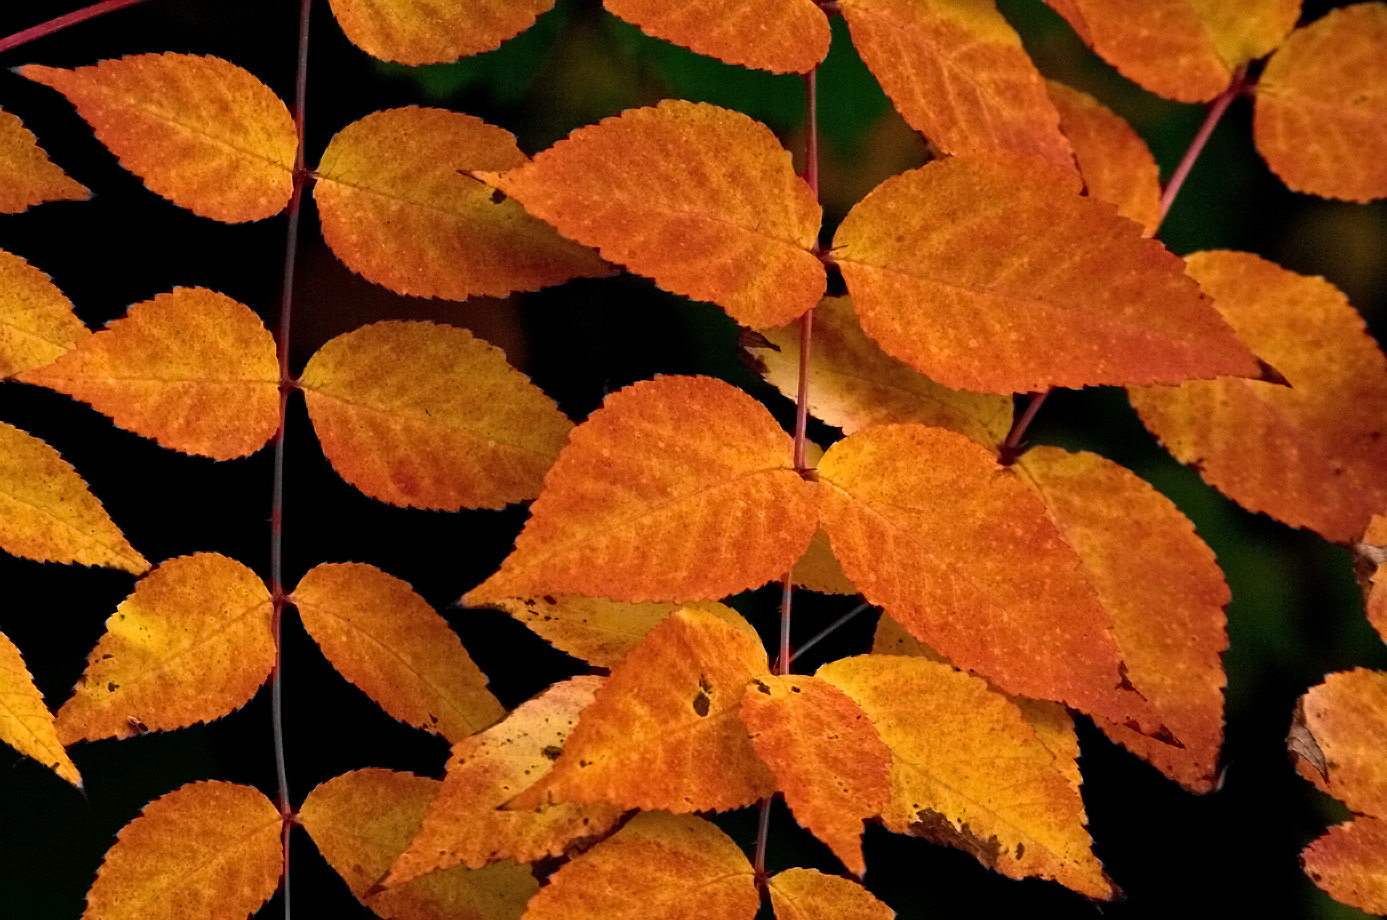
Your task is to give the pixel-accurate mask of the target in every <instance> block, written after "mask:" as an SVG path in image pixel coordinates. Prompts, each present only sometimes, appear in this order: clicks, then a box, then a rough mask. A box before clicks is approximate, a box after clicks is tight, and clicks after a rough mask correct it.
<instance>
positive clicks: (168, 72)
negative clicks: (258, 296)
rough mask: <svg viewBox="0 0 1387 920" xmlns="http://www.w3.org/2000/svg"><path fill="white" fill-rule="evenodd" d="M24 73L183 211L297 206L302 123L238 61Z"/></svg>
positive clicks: (244, 216)
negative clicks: (62, 100) (297, 128)
mask: <svg viewBox="0 0 1387 920" xmlns="http://www.w3.org/2000/svg"><path fill="white" fill-rule="evenodd" d="M17 72H18V73H19V75H20V76H22V77H28V78H29V79H30V80H34V81H36V82H38V83H42V84H44V85H45V86H51V87H52V88H54V89H56V90H57V91H58V92H60V93H62V94H63V95H64V96H66V97H67V98H68V101H69V102H71V103H72V104H73V105H74V106H76V108H77V114H79V115H81V116H82V117H83V118H84V119H86V121H87V123H88V124H90V125H91V126H92V130H94V131H95V132H96V136H97V139H98V140H100V141H101V142H102V143H103V144H105V145H106V146H107V147H109V148H110V149H111V152H112V153H114V154H115V155H116V156H117V157H118V158H119V159H120V162H121V165H122V166H124V167H125V168H126V169H128V170H130V171H131V172H133V173H134V174H135V175H137V176H139V177H140V178H141V179H143V180H144V182H145V185H147V186H149V188H150V190H151V191H153V192H156V193H157V194H159V195H162V196H164V197H165V198H167V199H168V200H170V201H172V202H173V203H174V204H176V205H178V206H179V207H181V208H187V209H188V210H189V211H192V212H193V213H194V214H199V215H201V216H203V217H210V218H212V219H214V220H222V221H228V222H231V223H237V222H240V221H247V220H260V219H261V218H265V217H270V216H271V215H274V214H278V213H279V212H280V211H281V210H283V209H284V206H285V205H287V204H288V203H289V196H290V192H291V191H292V189H293V178H292V173H291V170H292V169H293V165H294V151H295V149H296V148H297V144H298V142H297V140H296V135H295V132H294V122H293V119H292V118H290V116H289V110H288V109H287V108H285V106H284V103H283V102H281V101H280V100H279V97H278V96H276V95H275V94H274V91H273V90H271V89H270V88H269V87H268V86H266V85H265V84H264V83H261V82H260V81H259V80H258V79H256V78H255V77H254V76H252V75H251V74H250V73H248V72H247V71H245V70H242V69H241V68H240V67H237V66H236V65H235V64H232V63H230V62H229V61H224V60H222V59H221V58H215V57H203V56H200V55H195V54H171V53H170V54H136V55H131V56H130V57H124V58H119V59H113V60H109V61H102V62H101V63H99V64H92V65H90V66H88V67H79V68H77V69H75V70H60V69H58V68H55V67H45V66H42V65H39V64H30V65H28V66H26V67H20V68H18V70H17Z"/></svg>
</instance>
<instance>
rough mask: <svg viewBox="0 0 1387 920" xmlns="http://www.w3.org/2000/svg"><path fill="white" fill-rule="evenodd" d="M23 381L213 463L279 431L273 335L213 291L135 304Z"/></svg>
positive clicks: (250, 449)
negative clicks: (119, 316) (86, 404)
mask: <svg viewBox="0 0 1387 920" xmlns="http://www.w3.org/2000/svg"><path fill="white" fill-rule="evenodd" d="M19 379H20V380H21V381H23V382H24V383H32V384H36V385H38V386H43V387H48V388H49V389H51V390H57V391H58V392H60V393H66V394H67V395H69V396H72V397H74V398H75V399H80V400H82V401H83V402H85V403H88V404H89V405H91V406H92V408H94V409H96V410H97V411H98V412H104V413H105V414H106V415H109V416H110V417H111V420H112V421H114V422H115V423H116V424H117V425H119V426H120V427H122V428H124V429H126V430H127V431H133V432H135V433H136V434H138V435H141V436H143V437H146V438H151V439H153V440H155V441H157V442H158V443H160V444H162V445H164V446H165V447H169V448H172V449H174V450H180V451H183V452H184V453H189V454H200V455H202V456H205V457H211V458H212V459H214V460H230V459H231V458H233V457H244V456H246V455H247V454H252V453H254V452H255V451H257V450H259V449H260V448H261V447H262V446H264V444H265V442H267V441H268V440H269V439H270V438H272V437H274V433H275V430H276V429H277V428H278V427H279V364H278V361H277V359H276V357H275V341H274V337H273V336H271V335H270V332H269V330H268V329H266V328H265V324H264V323H263V322H261V320H260V317H259V316H257V315H256V314H255V312H254V311H253V310H251V309H250V308H249V307H247V306H245V305H244V304H240V303H237V302H236V301H234V300H232V299H231V298H230V297H227V296H226V295H224V294H218V293H217V292H215V291H209V290H207V289H206V288H175V289H174V290H172V291H170V292H168V293H167V294H160V295H159V296H158V297H155V298H154V299H153V300H146V301H144V302H143V303H137V304H135V305H134V306H132V307H131V308H130V309H129V310H128V311H127V312H126V314H125V315H124V316H123V317H121V318H120V319H117V320H114V321H112V322H111V323H110V324H108V325H107V326H106V328H104V329H102V330H101V331H99V332H97V333H96V334H95V335H91V336H88V337H86V338H84V339H82V340H81V341H80V342H78V343H77V344H76V345H75V346H74V347H73V348H72V349H71V350H70V351H68V352H67V353H66V354H64V355H62V356H61V357H59V358H58V359H57V360H55V361H54V362H53V363H51V364H48V365H46V366H44V367H40V368H36V369H35V370H31V371H27V372H26V373H24V374H21V375H20V377H19Z"/></svg>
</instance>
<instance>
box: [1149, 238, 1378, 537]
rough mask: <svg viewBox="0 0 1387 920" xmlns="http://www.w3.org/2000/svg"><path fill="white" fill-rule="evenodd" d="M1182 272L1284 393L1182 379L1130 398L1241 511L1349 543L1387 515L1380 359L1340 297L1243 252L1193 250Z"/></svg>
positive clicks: (1272, 387)
mask: <svg viewBox="0 0 1387 920" xmlns="http://www.w3.org/2000/svg"><path fill="white" fill-rule="evenodd" d="M1188 261H1189V271H1190V274H1191V275H1192V276H1193V277H1194V278H1195V279H1196V280H1198V281H1199V283H1200V284H1201V285H1202V286H1203V287H1204V289H1205V290H1206V291H1208V292H1209V294H1211V295H1212V296H1213V298H1214V305H1215V306H1216V307H1218V309H1219V312H1221V313H1222V314H1223V316H1224V318H1225V319H1227V320H1228V322H1229V323H1230V324H1231V325H1232V326H1233V328H1234V329H1236V330H1237V333H1238V335H1239V337H1241V338H1242V339H1243V340H1244V341H1245V342H1247V343H1248V344H1249V345H1250V346H1251V347H1252V348H1253V350H1254V351H1256V352H1257V354H1258V356H1259V357H1261V358H1262V359H1264V360H1265V361H1267V362H1268V363H1269V364H1271V365H1272V366H1273V367H1275V368H1276V369H1277V370H1278V371H1279V372H1280V373H1281V374H1282V375H1283V376H1284V377H1285V379H1286V380H1287V381H1289V382H1290V386H1278V385H1276V384H1272V383H1265V382H1261V381H1255V380H1213V381H1207V382H1206V381H1191V382H1188V383H1184V384H1182V385H1180V386H1179V387H1177V388H1161V389H1149V390H1133V391H1131V393H1130V396H1131V400H1132V405H1133V406H1135V407H1136V410H1137V412H1138V413H1139V414H1140V415H1141V419H1142V421H1143V422H1145V423H1146V427H1147V428H1149V429H1151V431H1152V432H1153V433H1154V434H1155V435H1156V436H1157V437H1158V438H1160V440H1161V443H1162V444H1164V445H1165V446H1166V449H1167V450H1169V451H1170V452H1171V453H1172V454H1174V455H1175V457H1176V459H1178V460H1180V461H1181V462H1182V463H1190V464H1194V465H1196V466H1197V468H1198V470H1199V474H1200V475H1201V476H1203V477H1204V479H1205V480H1206V481H1207V482H1209V484H1211V485H1213V486H1214V487H1215V488H1217V489H1218V490H1219V491H1221V492H1223V493H1224V494H1225V495H1227V496H1228V497H1230V498H1232V499H1233V500H1234V501H1236V502H1237V503H1238V504H1240V505H1242V506H1243V507H1244V508H1247V509H1249V510H1251V511H1261V512H1263V513H1265V514H1269V515H1271V516H1272V517H1274V518H1276V519H1277V520H1279V521H1284V522H1285V523H1287V524H1290V525H1292V526H1294V527H1308V528H1310V529H1311V530H1314V531H1316V532H1317V533H1320V534H1322V535H1323V536H1325V537H1327V538H1329V539H1331V540H1351V539H1354V538H1356V537H1357V536H1358V535H1359V534H1361V533H1362V532H1363V528H1364V527H1365V526H1366V525H1367V523H1368V520H1369V519H1370V518H1371V517H1372V515H1373V514H1374V513H1375V512H1376V511H1379V510H1380V509H1382V508H1384V507H1387V436H1384V435H1387V359H1385V358H1384V357H1383V354H1382V351H1381V350H1380V349H1379V348H1378V346H1377V343H1376V342H1374V341H1373V339H1372V337H1371V336H1370V335H1369V334H1368V333H1367V331H1366V330H1365V329H1364V327H1363V320H1362V318H1361V317H1360V316H1359V315H1358V314H1357V312H1355V311H1354V309H1353V307H1352V306H1350V305H1349V303H1348V301H1347V300H1346V299H1345V298H1344V295H1343V294H1341V293H1339V291H1338V290H1337V289H1336V288H1334V286H1333V285H1331V284H1329V283H1328V282H1327V281H1325V280H1324V279H1322V278H1313V277H1308V276H1305V275H1297V274H1295V273H1294V272H1291V271H1287V270H1286V269H1284V268H1281V267H1280V266H1278V265H1275V264H1273V263H1271V262H1268V261H1266V260H1265V259H1262V258H1260V257H1258V256H1255V255H1252V254H1251V253H1246V252H1228V251H1218V252H1201V253H1196V254H1194V255H1192V256H1190V257H1189V260H1188Z"/></svg>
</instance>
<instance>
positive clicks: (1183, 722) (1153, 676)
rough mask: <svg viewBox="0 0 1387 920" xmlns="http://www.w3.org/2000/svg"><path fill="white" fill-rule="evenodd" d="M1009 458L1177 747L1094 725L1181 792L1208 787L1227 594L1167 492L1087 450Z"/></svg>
mask: <svg viewBox="0 0 1387 920" xmlns="http://www.w3.org/2000/svg"><path fill="white" fill-rule="evenodd" d="M1015 468H1016V469H1017V471H1018V472H1019V473H1020V474H1021V478H1022V480H1023V481H1025V483H1026V485H1027V486H1029V487H1030V489H1031V491H1033V492H1034V493H1035V494H1036V496H1037V497H1038V498H1039V499H1040V500H1041V501H1042V502H1044V503H1045V510H1046V512H1047V514H1048V515H1049V516H1050V520H1051V521H1053V522H1054V523H1055V526H1056V527H1057V528H1058V529H1059V532H1060V534H1061V535H1063V537H1064V540H1065V542H1066V543H1068V544H1069V545H1070V546H1071V547H1073V548H1074V551H1075V552H1076V553H1078V555H1079V559H1080V560H1081V561H1082V562H1083V566H1084V571H1085V573H1086V574H1087V576H1088V580H1089V582H1090V583H1091V584H1092V585H1093V587H1094V589H1095V590H1096V591H1097V592H1098V598H1099V600H1100V601H1101V602H1102V604H1103V607H1104V608H1105V609H1106V610H1107V612H1108V616H1109V617H1110V618H1111V620H1112V629H1113V636H1114V638H1115V639H1116V640H1117V646H1118V648H1119V649H1120V650H1121V652H1122V660H1123V663H1124V665H1125V668H1126V670H1125V671H1124V674H1125V675H1126V677H1127V678H1128V679H1129V680H1130V681H1131V683H1132V685H1133V686H1135V687H1136V689H1137V692H1139V693H1140V694H1141V695H1142V696H1144V697H1145V698H1146V699H1147V700H1149V701H1150V702H1151V703H1152V704H1153V705H1154V706H1155V707H1156V711H1157V712H1159V713H1160V716H1161V721H1162V722H1163V723H1164V724H1165V725H1166V727H1167V728H1169V729H1170V731H1171V732H1172V733H1173V734H1174V735H1175V737H1176V738H1177V739H1179V741H1180V742H1181V743H1182V744H1183V745H1184V747H1182V748H1176V747H1173V746H1171V745H1169V744H1162V743H1160V742H1158V741H1154V740H1152V739H1151V738H1147V737H1146V736H1144V735H1140V734H1137V733H1136V732H1134V731H1132V730H1131V729H1129V728H1126V727H1124V726H1121V725H1115V724H1113V723H1111V722H1108V721H1106V720H1099V722H1098V725H1099V727H1100V728H1102V729H1103V731H1104V732H1106V733H1107V734H1108V735H1109V736H1110V737H1112V738H1113V739H1114V740H1115V741H1118V742H1120V743H1121V744H1123V745H1125V746H1126V747H1128V748H1130V749H1131V750H1132V751H1133V752H1135V753H1136V754H1137V755H1139V756H1140V757H1142V758H1143V759H1145V760H1147V761H1150V762H1151V763H1152V764H1154V765H1155V766H1156V768H1157V769H1159V770H1160V771H1161V772H1163V773H1165V774H1166V775H1167V776H1169V777H1170V778H1171V779H1174V780H1175V781H1176V782H1178V783H1180V784H1181V785H1183V786H1185V787H1186V788H1188V789H1190V790H1191V791H1194V792H1208V791H1210V790H1212V789H1213V787H1214V783H1215V781H1216V780H1217V778H1218V753H1219V748H1220V747H1221V746H1222V743H1223V686H1224V675H1223V651H1224V649H1226V648H1227V647H1228V633H1227V628H1226V623H1225V620H1226V618H1225V617H1224V608H1225V607H1226V606H1227V604H1228V601H1229V599H1230V595H1229V593H1228V586H1227V584H1225V582H1224V580H1223V572H1222V571H1221V570H1220V569H1219V567H1218V562H1217V561H1216V560H1215V559H1214V554H1213V552H1212V551H1211V550H1210V549H1209V548H1208V547H1207V546H1205V545H1204V543H1203V541H1201V540H1200V539H1199V537H1198V536H1197V535H1196V534H1195V532H1194V525H1193V524H1191V523H1190V522H1189V520H1188V519H1187V518H1185V516H1184V515H1183V514H1181V513H1180V510H1179V509H1178V508H1176V507H1175V505H1174V504H1173V503H1171V501H1170V500H1169V499H1167V498H1165V497H1164V496H1163V495H1161V494H1160V493H1159V492H1157V491H1156V490H1155V489H1153V488H1152V487H1151V486H1150V485H1148V484H1147V483H1146V482H1145V480H1143V479H1141V478H1140V477H1138V476H1137V475H1136V474H1135V473H1133V472H1131V471H1130V470H1127V469H1126V468H1124V467H1121V466H1119V465H1117V464H1116V463H1113V462H1112V461H1111V460H1107V459H1105V458H1103V457H1100V456H1098V455H1097V454H1090V453H1073V454H1071V453H1068V452H1066V451H1063V450H1060V449H1058V448H1054V447H1038V448H1034V449H1032V450H1030V451H1028V452H1027V453H1025V454H1024V455H1023V456H1022V457H1021V460H1020V462H1019V463H1018V464H1016V467H1015ZM1153 560H1160V564H1159V565H1153V564H1152V563H1153Z"/></svg>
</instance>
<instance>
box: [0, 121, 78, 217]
mask: <svg viewBox="0 0 1387 920" xmlns="http://www.w3.org/2000/svg"><path fill="white" fill-rule="evenodd" d="M90 197H91V192H90V191H88V190H87V187H86V186H85V185H83V184H82V183H80V182H77V181H75V180H73V179H71V178H69V177H68V174H67V173H65V172H63V171H62V170H61V169H59V168H58V167H57V166H55V165H54V164H53V161H52V160H50V159H48V154H46V153H44V152H43V149H42V148H41V147H39V145H38V140H37V138H35V137H34V135H33V132H31V131H30V130H29V129H28V128H26V127H24V122H22V121H20V120H19V118H18V117H17V116H15V115H11V114H10V113H9V112H6V111H5V110H4V109H0V214H18V213H19V212H20V211H24V210H27V209H29V208H32V207H33V206H34V205H36V204H43V203H44V202H45V201H83V200H85V199H87V198H90Z"/></svg>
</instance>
